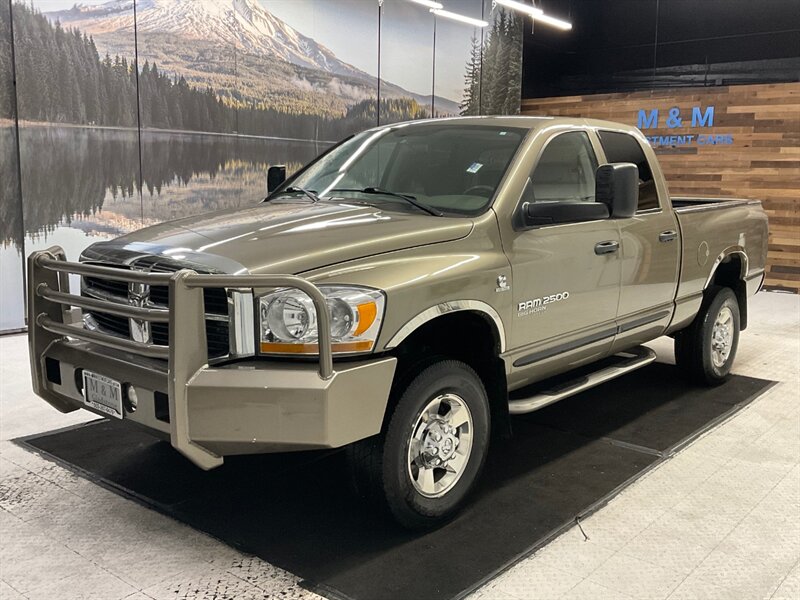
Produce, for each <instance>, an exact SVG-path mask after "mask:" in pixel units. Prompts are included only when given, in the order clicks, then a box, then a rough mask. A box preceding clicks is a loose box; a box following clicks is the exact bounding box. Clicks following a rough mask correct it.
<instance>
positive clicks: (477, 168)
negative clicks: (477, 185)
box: [467, 162, 483, 173]
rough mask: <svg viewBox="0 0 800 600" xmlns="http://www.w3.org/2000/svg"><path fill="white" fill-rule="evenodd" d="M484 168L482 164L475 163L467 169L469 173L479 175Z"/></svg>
mask: <svg viewBox="0 0 800 600" xmlns="http://www.w3.org/2000/svg"><path fill="white" fill-rule="evenodd" d="M482 166H483V165H482V164H481V163H479V162H474V163H472V164H471V165H470V166H469V167H468V168H467V173H477V172H478V171H480V170H481V167H482Z"/></svg>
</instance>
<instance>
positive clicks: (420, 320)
mask: <svg viewBox="0 0 800 600" xmlns="http://www.w3.org/2000/svg"><path fill="white" fill-rule="evenodd" d="M462 311H470V312H477V313H482V314H483V316H484V317H486V318H488V319H489V321H490V322H492V323H494V326H495V329H496V330H497V336H498V338H499V340H500V352H505V351H506V331H505V327H504V326H503V320H502V319H501V318H500V315H499V314H498V312H497V311H496V310H495V309H494V308H492V307H491V306H490V305H488V304H486V303H485V302H481V301H480V300H450V301H449V302H442V303H440V304H436V305H435V306H431V307H430V308H427V309H425V310H423V311H422V312H421V313H419V314H417V315H416V316H415V317H413V318H412V319H410V320H409V321H407V322H406V324H405V325H403V326H402V327H401V328H400V329H399V330H398V331H397V333H395V334H394V335H393V336H392V338H391V339H390V340H389V342H388V343H387V344H386V345H385V346H384V350H391V349H392V348H396V347H397V346H399V345H400V344H401V343H402V342H403V340H405V339H406V338H407V337H408V336H409V335H411V334H412V333H414V332H415V331H416V330H417V329H419V328H420V327H421V326H422V325H424V324H425V323H428V322H429V321H432V320H433V319H436V318H437V317H441V316H442V315H446V314H449V313H454V312H462Z"/></svg>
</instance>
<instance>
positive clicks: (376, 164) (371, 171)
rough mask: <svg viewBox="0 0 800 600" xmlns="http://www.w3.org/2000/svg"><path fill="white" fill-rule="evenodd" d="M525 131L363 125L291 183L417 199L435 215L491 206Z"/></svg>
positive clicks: (369, 197) (327, 191)
mask: <svg viewBox="0 0 800 600" xmlns="http://www.w3.org/2000/svg"><path fill="white" fill-rule="evenodd" d="M526 131H527V130H525V129H520V128H509V127H496V126H488V125H487V126H484V125H464V124H460V125H459V124H444V123H442V124H432V123H426V124H424V125H416V126H415V125H410V126H409V125H401V126H398V127H391V128H385V129H378V130H372V131H365V132H363V133H360V134H359V135H357V136H355V137H354V138H352V139H351V140H348V141H346V142H345V143H343V144H342V145H340V146H338V147H337V148H334V149H333V150H332V151H331V152H329V153H328V154H326V155H324V156H323V157H321V158H320V159H319V160H318V161H317V162H315V163H313V164H312V165H310V166H309V167H308V168H307V169H306V170H305V171H303V172H301V173H300V174H299V175H298V176H297V177H295V178H294V179H292V180H291V181H289V182H287V188H286V189H287V191H290V190H293V189H297V188H302V189H303V190H308V191H310V192H312V193H314V194H316V195H318V196H319V197H321V198H331V197H336V198H348V199H349V198H353V199H356V198H357V199H358V200H360V201H365V202H370V203H374V204H378V203H384V202H391V203H394V204H404V205H405V206H406V207H407V208H408V210H415V208H414V207H413V203H414V202H416V203H417V204H421V205H423V206H424V207H429V208H430V209H432V210H431V212H432V213H434V214H435V213H454V214H467V215H469V214H478V213H480V212H483V211H484V210H485V209H486V207H487V206H488V205H489V202H490V201H491V199H492V197H493V196H494V193H495V190H496V189H497V186H498V185H499V184H500V180H501V179H502V177H503V174H504V173H505V171H506V169H507V168H508V165H509V163H510V162H511V159H512V158H513V156H514V153H515V152H516V150H517V148H518V147H519V145H520V142H521V141H522V138H523V137H524V135H525V133H526ZM279 193H280V192H279ZM398 195H405V196H407V197H408V198H405V199H404V198H401V197H398ZM409 198H410V199H411V200H412V201H414V202H409ZM409 204H411V206H409ZM417 208H419V207H417Z"/></svg>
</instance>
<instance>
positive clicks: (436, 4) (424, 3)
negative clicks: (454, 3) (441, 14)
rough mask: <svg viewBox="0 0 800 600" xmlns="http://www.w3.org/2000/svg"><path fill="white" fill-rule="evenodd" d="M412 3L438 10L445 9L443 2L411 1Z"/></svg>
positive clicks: (430, 0) (428, 0) (429, 0)
mask: <svg viewBox="0 0 800 600" xmlns="http://www.w3.org/2000/svg"><path fill="white" fill-rule="evenodd" d="M411 2H416V3H417V4H422V6H427V7H428V8H435V9H436V10H441V9H443V8H444V5H442V3H441V2H433V1H432V0H411Z"/></svg>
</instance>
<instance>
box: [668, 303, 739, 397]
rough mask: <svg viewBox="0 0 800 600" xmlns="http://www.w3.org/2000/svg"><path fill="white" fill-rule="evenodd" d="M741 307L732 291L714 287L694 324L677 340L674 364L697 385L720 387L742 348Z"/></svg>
mask: <svg viewBox="0 0 800 600" xmlns="http://www.w3.org/2000/svg"><path fill="white" fill-rule="evenodd" d="M739 328H740V317H739V303H738V301H737V300H736V294H734V293H733V290H731V289H730V288H723V287H711V288H709V289H708V290H707V291H706V297H705V299H704V300H703V304H702V305H701V307H700V312H699V313H698V314H697V316H696V317H695V319H694V321H692V324H691V325H689V327H687V328H686V329H684V330H683V331H680V332H679V333H678V334H677V335H676V336H675V362H676V364H677V365H678V366H679V367H681V368H683V369H685V370H686V371H687V372H688V374H689V376H690V377H691V378H692V379H693V380H694V381H696V382H698V383H702V384H705V385H719V384H721V383H723V382H724V381H725V380H726V379H727V378H728V376H729V375H730V372H731V368H732V367H733V361H734V359H735V358H736V349H737V348H738V346H739Z"/></svg>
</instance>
